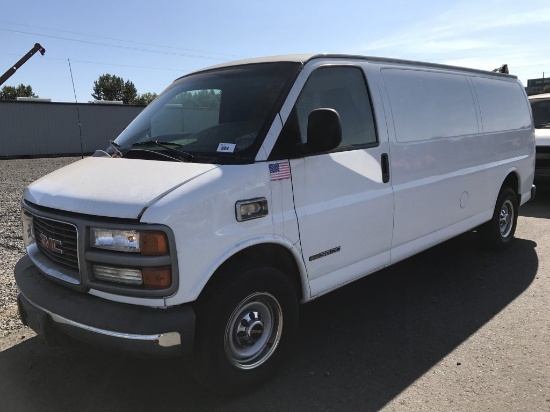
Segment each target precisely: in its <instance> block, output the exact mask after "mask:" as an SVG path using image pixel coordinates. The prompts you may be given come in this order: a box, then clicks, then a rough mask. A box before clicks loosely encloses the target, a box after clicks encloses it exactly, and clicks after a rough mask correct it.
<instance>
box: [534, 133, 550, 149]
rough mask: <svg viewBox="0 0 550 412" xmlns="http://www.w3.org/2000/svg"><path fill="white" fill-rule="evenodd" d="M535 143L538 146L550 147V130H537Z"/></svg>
mask: <svg viewBox="0 0 550 412" xmlns="http://www.w3.org/2000/svg"><path fill="white" fill-rule="evenodd" d="M535 143H536V145H537V146H550V129H535Z"/></svg>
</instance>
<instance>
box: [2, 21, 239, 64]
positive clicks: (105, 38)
mask: <svg viewBox="0 0 550 412" xmlns="http://www.w3.org/2000/svg"><path fill="white" fill-rule="evenodd" d="M0 23H4V24H11V25H16V26H23V27H32V28H35V29H41V30H49V31H54V32H58V33H67V34H75V35H77V36H86V37H93V38H96V39H103V40H112V41H120V42H125V43H132V44H139V45H142V46H150V47H162V48H165V49H172V50H182V51H191V52H197V53H207V54H218V55H220V56H227V57H235V58H242V57H243V56H237V55H234V54H228V53H219V52H209V51H205V50H197V49H189V48H184V47H174V46H166V45H160V44H153V43H143V42H137V41H134V40H124V39H116V38H113V37H106V36H98V35H95V34H86V33H79V32H75V31H69V30H59V29H52V28H50V27H44V26H34V25H31V24H22V23H13V22H9V21H4V20H0Z"/></svg>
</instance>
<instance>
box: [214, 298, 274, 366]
mask: <svg viewBox="0 0 550 412" xmlns="http://www.w3.org/2000/svg"><path fill="white" fill-rule="evenodd" d="M282 330H283V312H282V309H281V306H280V304H279V302H278V301H277V299H275V297H274V296H273V295H271V294H269V293H265V292H264V293H254V294H252V295H250V296H248V297H246V298H245V299H244V300H243V301H242V302H241V303H239V305H238V306H237V308H236V309H235V310H234V311H233V313H232V314H231V317H230V318H229V321H228V322H227V327H226V330H225V339H224V340H225V343H224V345H225V355H226V357H227V359H228V360H229V362H230V363H231V364H232V365H233V366H234V367H236V368H238V369H254V368H256V367H258V366H260V365H261V364H263V363H264V362H265V361H267V360H268V359H269V357H270V356H271V355H272V354H273V353H274V352H275V349H276V348H277V345H278V344H279V341H280V339H281V333H282Z"/></svg>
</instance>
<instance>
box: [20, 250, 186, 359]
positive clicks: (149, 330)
mask: <svg viewBox="0 0 550 412" xmlns="http://www.w3.org/2000/svg"><path fill="white" fill-rule="evenodd" d="M15 280H16V282H17V287H18V289H19V296H18V305H19V313H20V316H21V320H22V322H23V323H24V324H25V325H27V326H29V327H30V328H31V329H33V330H34V331H35V332H36V333H37V334H39V335H40V336H41V337H42V338H43V339H44V340H45V341H46V342H47V343H52V344H55V343H57V342H58V341H60V340H62V339H63V335H64V334H66V335H69V336H72V337H74V338H76V339H78V340H81V341H84V342H86V343H89V344H92V345H94V346H99V347H103V348H107V349H114V350H119V351H123V352H128V353H134V354H140V355H154V356H168V357H170V356H181V355H184V354H186V353H189V352H190V351H191V349H192V347H193V338H194V330H195V312H194V311H193V308H191V307H190V306H179V307H175V308H167V309H155V308H149V307H143V306H135V305H128V304H124V303H118V302H112V301H108V300H105V299H101V298H98V297H95V296H92V295H89V294H86V293H82V292H78V291H75V290H72V289H69V288H66V287H63V286H61V285H59V284H57V283H54V282H52V281H50V280H49V279H47V278H46V277H45V276H44V275H43V274H42V273H41V272H40V271H39V270H38V269H37V268H36V267H35V266H34V264H33V263H32V261H31V260H30V258H29V257H28V256H24V257H23V258H21V259H20V260H19V262H17V264H16V265H15Z"/></svg>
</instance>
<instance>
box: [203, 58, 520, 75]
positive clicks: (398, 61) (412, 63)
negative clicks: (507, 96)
mask: <svg viewBox="0 0 550 412" xmlns="http://www.w3.org/2000/svg"><path fill="white" fill-rule="evenodd" d="M331 58H333V59H350V60H358V59H359V60H365V61H369V62H375V63H377V62H378V63H393V64H403V65H409V66H424V67H432V68H445V69H451V70H458V71H466V72H470V73H480V74H484V75H488V74H489V75H494V76H501V77H502V76H504V77H510V78H514V79H517V76H514V75H511V74H504V73H495V72H492V71H488V70H479V69H470V68H468V67H459V66H450V65H444V64H437V63H427V62H418V61H412V60H403V59H393V58H387V57H373V56H360V55H349V54H287V55H280V56H266V57H257V58H252V59H244V60H235V61H230V62H226V63H221V64H217V65H214V66H209V67H205V68H203V69H200V70H197V71H195V72H193V73H198V72H203V71H208V70H213V69H218V68H222V67H231V66H239V65H244V64H257V63H274V62H295V63H302V64H306V63H307V62H308V61H310V60H313V59H331Z"/></svg>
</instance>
